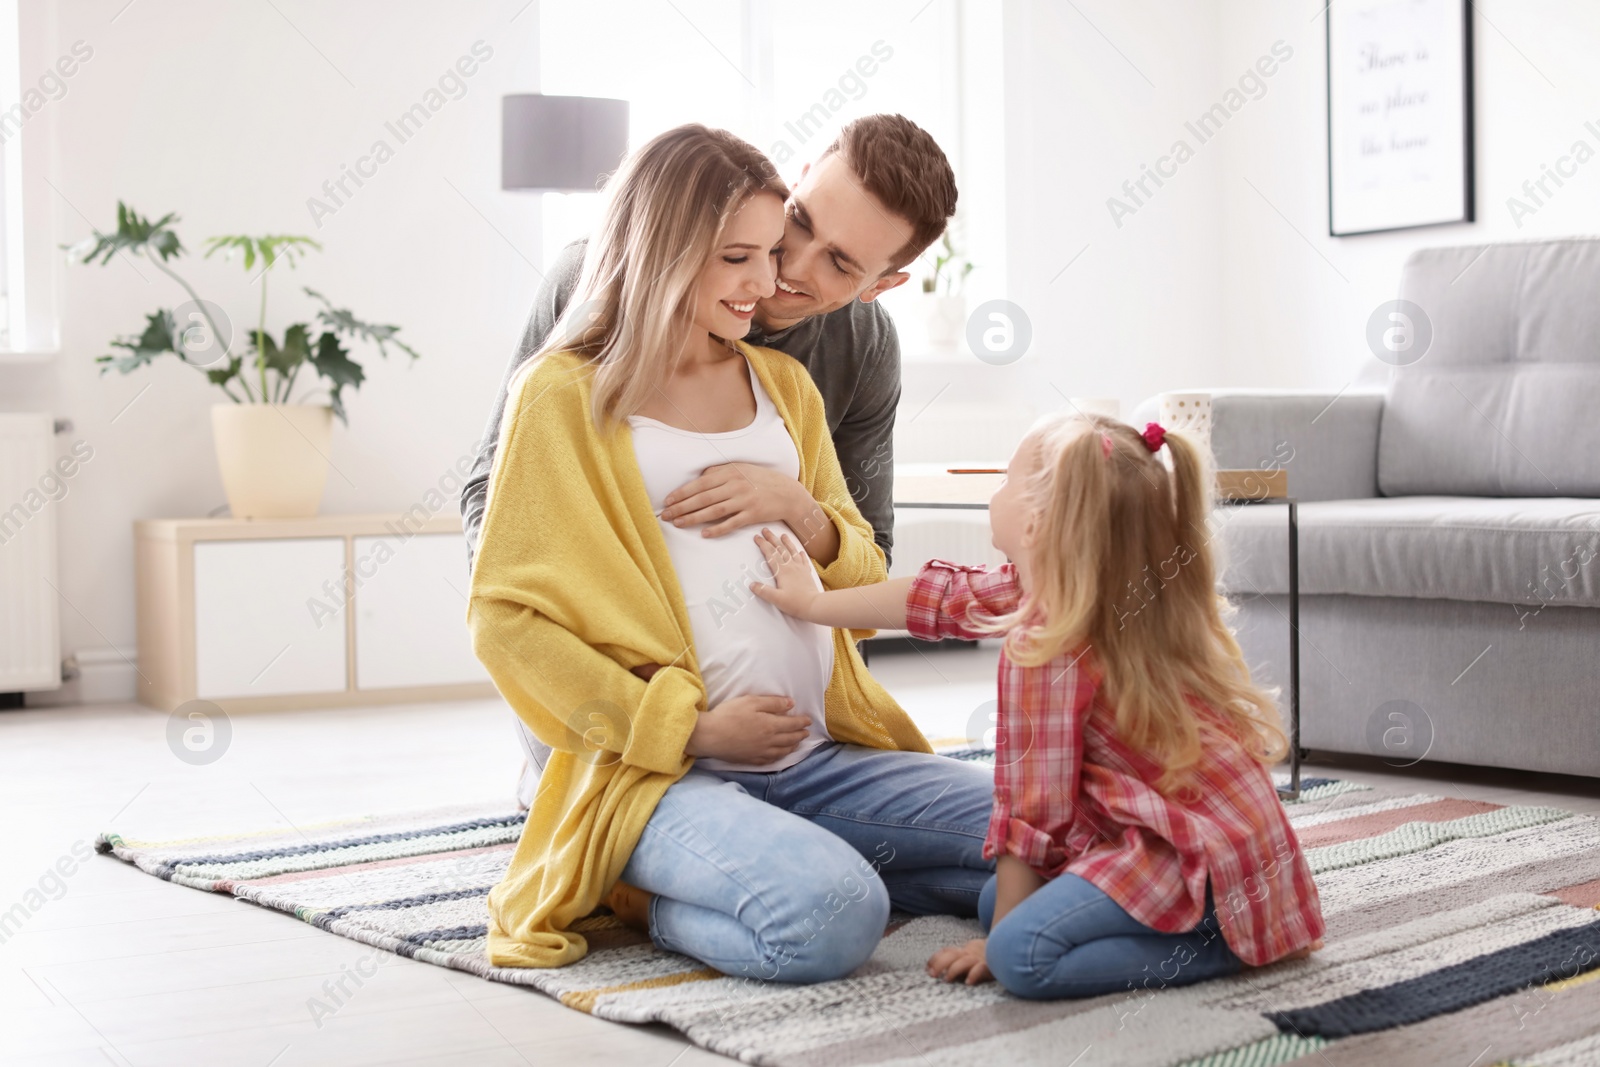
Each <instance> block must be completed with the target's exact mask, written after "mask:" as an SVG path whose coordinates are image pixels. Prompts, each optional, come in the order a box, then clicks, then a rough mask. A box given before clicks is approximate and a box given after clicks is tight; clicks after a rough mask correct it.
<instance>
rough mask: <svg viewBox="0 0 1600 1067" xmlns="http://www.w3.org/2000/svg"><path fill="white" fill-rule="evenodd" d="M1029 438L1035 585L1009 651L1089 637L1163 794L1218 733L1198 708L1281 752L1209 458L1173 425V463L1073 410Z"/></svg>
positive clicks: (1122, 725) (1266, 757)
mask: <svg viewBox="0 0 1600 1067" xmlns="http://www.w3.org/2000/svg"><path fill="white" fill-rule="evenodd" d="M1023 447H1024V448H1033V449H1035V450H1036V451H1035V452H1034V455H1035V457H1036V458H1037V459H1038V460H1039V463H1038V466H1037V468H1036V471H1035V474H1034V476H1033V478H1032V480H1031V483H1030V484H1029V485H1027V486H1025V487H1024V494H1025V500H1026V501H1027V506H1028V507H1029V508H1030V510H1031V515H1032V521H1033V523H1034V526H1033V531H1032V532H1033V538H1032V543H1031V544H1030V546H1029V552H1028V564H1029V567H1030V572H1029V573H1030V586H1031V590H1030V592H1029V593H1028V595H1027V596H1026V597H1025V598H1024V600H1023V602H1022V604H1021V605H1020V607H1019V609H1018V611H1017V612H1016V613H1015V614H1013V615H1011V616H1008V617H1007V618H1005V619H1002V620H996V622H997V625H1000V626H1004V627H1005V628H1006V629H1007V631H1008V633H1007V637H1006V648H1007V653H1008V654H1009V656H1010V657H1011V659H1012V660H1013V661H1014V662H1017V663H1019V664H1023V665H1028V666H1038V665H1041V664H1043V663H1045V662H1046V661H1048V660H1051V659H1053V658H1055V657H1056V656H1059V655H1061V654H1063V653H1066V652H1078V651H1079V650H1080V648H1081V647H1082V646H1084V645H1087V646H1088V647H1087V650H1086V651H1083V652H1081V653H1080V654H1084V655H1090V656H1092V657H1093V659H1094V661H1095V662H1096V663H1097V664H1098V665H1099V667H1100V669H1101V671H1102V674H1103V689H1102V692H1103V693H1104V695H1105V698H1106V701H1107V703H1108V705H1109V706H1110V707H1112V708H1114V709H1115V711H1116V729H1117V733H1118V734H1119V735H1120V736H1121V737H1122V738H1123V740H1125V741H1126V742H1127V743H1128V744H1129V745H1130V746H1132V747H1134V748H1136V749H1139V750H1141V751H1143V752H1144V753H1146V754H1147V755H1148V756H1149V757H1150V758H1152V759H1153V760H1154V761H1155V762H1156V763H1157V764H1159V765H1160V766H1161V767H1162V768H1163V774H1162V776H1161V778H1160V780H1159V781H1158V783H1157V785H1158V787H1159V788H1161V789H1163V790H1171V789H1174V788H1176V787H1177V786H1179V785H1180V784H1181V783H1182V782H1183V780H1184V778H1185V777H1186V772H1187V771H1189V770H1190V769H1191V768H1193V767H1194V766H1195V764H1196V763H1197V762H1198V761H1199V759H1200V756H1201V753H1202V749H1203V747H1204V746H1203V739H1204V735H1205V733H1206V732H1207V731H1213V732H1214V730H1215V725H1214V724H1213V723H1212V721H1211V720H1209V719H1205V718H1202V717H1201V716H1199V715H1198V714H1197V713H1196V708H1195V707H1194V706H1193V705H1194V704H1195V703H1198V704H1201V705H1205V706H1207V707H1209V708H1211V709H1212V710H1214V711H1215V712H1216V713H1217V715H1218V716H1219V717H1220V719H1221V725H1222V728H1223V730H1224V731H1225V733H1226V734H1227V736H1228V737H1230V738H1231V739H1233V740H1234V741H1235V742H1237V743H1238V744H1240V745H1241V746H1242V747H1243V748H1244V750H1245V751H1246V752H1248V753H1249V754H1250V755H1251V756H1252V757H1254V758H1255V759H1257V760H1259V761H1261V762H1262V763H1264V764H1271V763H1275V762H1277V761H1278V760H1280V759H1282V758H1283V757H1284V755H1285V754H1287V752H1288V740H1287V738H1286V737H1285V735H1284V731H1283V728H1282V726H1281V725H1280V724H1279V721H1278V713H1277V707H1276V703H1275V702H1274V700H1273V699H1272V696H1271V695H1270V694H1269V693H1268V692H1267V691H1266V690H1264V689H1262V688H1260V687H1259V686H1257V685H1256V684H1255V683H1254V682H1252V681H1251V679H1250V671H1249V668H1248V667H1246V666H1245V662H1244V657H1243V655H1242V654H1241V652H1240V650H1239V644H1238V642H1237V641H1236V640H1234V636H1233V633H1232V631H1231V630H1229V628H1228V626H1227V625H1226V622H1225V618H1226V616H1227V615H1228V614H1229V612H1230V610H1231V605H1229V604H1228V602H1227V601H1226V600H1225V599H1224V598H1223V597H1221V596H1219V595H1218V594H1217V591H1216V581H1217V573H1216V563H1215V559H1214V556H1213V553H1212V552H1211V549H1210V541H1211V531H1210V528H1209V525H1208V522H1209V517H1210V512H1211V479H1212V471H1211V467H1210V462H1209V460H1208V458H1207V456H1206V455H1205V454H1204V453H1203V452H1202V451H1201V450H1200V449H1198V448H1196V447H1195V445H1194V444H1192V443H1191V442H1190V441H1189V440H1188V439H1187V438H1185V437H1184V436H1183V435H1182V434H1177V433H1168V434H1166V441H1165V447H1166V450H1167V452H1168V454H1170V456H1171V459H1172V463H1171V469H1170V470H1169V469H1168V467H1167V465H1166V464H1164V463H1162V461H1161V458H1160V453H1159V451H1152V450H1151V449H1150V448H1149V447H1148V446H1147V445H1146V443H1145V440H1144V437H1143V436H1142V435H1141V434H1140V433H1139V432H1138V431H1137V430H1135V429H1134V428H1133V427H1132V426H1129V425H1128V424H1127V423H1124V422H1119V421H1117V420H1114V419H1109V418H1104V417H1101V416H1078V415H1074V414H1058V415H1053V416H1047V417H1046V418H1045V419H1043V420H1041V421H1040V422H1039V423H1038V424H1037V425H1035V426H1034V427H1033V428H1032V429H1031V430H1030V431H1029V432H1028V435H1027V437H1026V438H1025V439H1024V444H1023Z"/></svg>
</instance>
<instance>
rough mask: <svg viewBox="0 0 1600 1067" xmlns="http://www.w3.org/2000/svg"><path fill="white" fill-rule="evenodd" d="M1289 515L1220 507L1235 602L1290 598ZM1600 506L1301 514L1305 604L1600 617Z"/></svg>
mask: <svg viewBox="0 0 1600 1067" xmlns="http://www.w3.org/2000/svg"><path fill="white" fill-rule="evenodd" d="M1285 511H1286V509H1285V508H1283V507H1280V506H1277V505H1270V504H1256V505H1250V506H1245V507H1222V508H1218V509H1217V512H1216V516H1215V520H1214V522H1215V524H1216V528H1217V531H1218V543H1220V545H1221V546H1222V551H1223V554H1224V563H1225V566H1224V570H1223V575H1222V586H1223V588H1224V589H1225V590H1226V591H1227V592H1228V593H1230V594H1234V595H1248V594H1252V593H1258V592H1259V593H1286V592H1288V590H1289V565H1288V554H1287V551H1286V547H1285V546H1286V541H1285V538H1286V528H1287V515H1286V514H1285ZM1597 557H1600V501H1595V500H1581V499H1573V498H1561V497H1556V498H1544V499H1537V498H1535V499H1505V500H1497V499H1485V498H1482V497H1444V496H1418V497H1400V498H1394V499H1384V498H1378V499H1370V500H1330V501H1323V502H1320V503H1314V504H1302V505H1301V506H1300V591H1301V592H1302V593H1303V594H1305V595H1308V596H1309V595H1316V594H1332V595H1338V594H1348V595H1354V596H1385V597H1422V598H1428V599H1442V600H1476V601H1487V602H1491V603H1501V604H1516V605H1519V606H1520V607H1521V610H1524V611H1527V610H1538V609H1539V608H1541V607H1542V606H1544V605H1547V604H1550V605H1562V606H1581V607H1600V559H1597Z"/></svg>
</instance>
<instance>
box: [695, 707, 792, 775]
mask: <svg viewBox="0 0 1600 1067" xmlns="http://www.w3.org/2000/svg"><path fill="white" fill-rule="evenodd" d="M793 707H794V701H793V700H790V699H789V698H788V697H780V696H742V697H733V698H731V699H729V700H725V701H723V702H722V703H721V704H718V705H717V706H716V707H714V708H712V709H711V710H710V711H703V712H701V713H700V721H699V722H697V723H695V727H694V732H693V733H691V734H690V735H689V743H688V744H687V745H685V746H684V751H685V752H686V753H688V754H689V755H691V756H707V757H710V758H711V759H719V760H725V761H726V762H728V763H748V764H764V763H774V762H776V761H778V760H780V759H782V758H783V757H784V756H787V755H788V754H789V753H791V752H793V751H794V750H795V749H796V748H798V747H799V746H800V742H802V741H804V740H805V739H806V729H807V727H808V726H809V725H810V723H811V720H810V719H809V718H807V717H806V716H804V715H793V714H790V709H792V708H793Z"/></svg>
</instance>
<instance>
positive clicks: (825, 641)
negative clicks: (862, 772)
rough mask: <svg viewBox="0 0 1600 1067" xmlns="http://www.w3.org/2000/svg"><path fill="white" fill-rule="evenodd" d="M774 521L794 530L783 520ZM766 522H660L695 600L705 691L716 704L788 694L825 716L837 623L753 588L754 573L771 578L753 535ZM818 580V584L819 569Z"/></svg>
mask: <svg viewBox="0 0 1600 1067" xmlns="http://www.w3.org/2000/svg"><path fill="white" fill-rule="evenodd" d="M769 525H770V524H769ZM774 528H775V529H776V528H781V529H783V530H788V527H787V526H784V525H783V524H781V523H780V524H778V525H777V526H776V527H774ZM760 529H761V527H760V526H748V527H745V528H743V529H740V530H736V531H734V532H733V533H730V534H728V535H726V536H724V537H715V538H712V537H702V536H701V535H700V531H699V530H698V529H690V530H681V529H678V528H677V527H675V526H671V525H669V524H663V525H662V532H663V533H664V534H665V536H666V539H667V549H668V551H669V552H670V553H671V555H672V562H673V566H674V568H675V569H676V570H677V572H678V584H679V586H680V587H681V588H682V590H683V597H684V601H685V602H686V603H687V605H688V608H689V621H690V624H691V626H692V627H693V629H694V645H695V656H696V658H697V659H698V660H699V663H700V674H701V677H702V679H703V680H704V681H705V685H706V697H707V700H708V701H709V706H711V707H715V706H716V705H717V704H720V703H722V702H723V701H725V700H728V699H730V698H732V697H736V696H747V695H753V694H763V695H764V694H773V695H777V696H787V697H790V698H791V699H793V700H794V702H795V711H796V712H798V713H801V714H806V715H812V716H814V717H815V719H816V721H817V722H818V723H820V722H821V721H822V716H823V695H824V694H825V693H826V692H827V689H828V679H829V678H830V677H831V676H832V674H833V635H832V631H830V630H828V629H827V628H825V627H822V626H817V625H816V624H814V623H809V622H802V621H801V620H799V619H794V618H790V617H789V616H787V615H785V614H783V612H781V611H779V610H778V609H777V608H775V607H773V606H772V605H771V604H768V603H767V602H766V601H764V600H760V599H758V598H757V597H756V595H755V594H754V593H752V592H750V583H751V582H752V581H769V580H770V579H769V578H768V575H767V566H766V562H765V561H764V560H763V559H762V558H761V550H760V549H759V548H757V547H756V545H755V540H754V538H755V535H756V534H757V533H758V532H760ZM812 580H813V581H815V582H816V583H817V588H819V589H820V588H821V582H820V581H819V580H817V578H816V576H815V575H813V576H812Z"/></svg>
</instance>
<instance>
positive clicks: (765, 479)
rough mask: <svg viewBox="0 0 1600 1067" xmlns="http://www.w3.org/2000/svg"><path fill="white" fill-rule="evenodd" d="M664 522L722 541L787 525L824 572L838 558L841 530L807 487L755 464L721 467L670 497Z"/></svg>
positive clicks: (705, 474)
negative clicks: (769, 525) (751, 529)
mask: <svg viewBox="0 0 1600 1067" xmlns="http://www.w3.org/2000/svg"><path fill="white" fill-rule="evenodd" d="M662 505H663V506H662V508H661V518H662V521H664V522H670V523H672V524H673V525H674V526H678V527H687V526H705V529H703V530H701V531H700V535H701V536H702V537H721V536H723V535H724V534H730V533H732V532H734V531H735V530H742V529H744V528H745V527H747V526H754V525H756V524H758V523H763V522H782V523H786V524H787V525H788V527H789V529H790V530H792V531H793V532H794V535H795V537H797V538H799V540H800V543H801V544H802V545H804V546H805V550H806V554H807V555H809V556H810V557H811V558H812V559H814V560H816V561H817V562H818V563H820V564H822V565H823V566H824V567H826V566H828V565H829V564H830V563H832V562H833V561H834V560H835V559H837V558H838V557H839V531H838V530H837V529H835V528H834V525H833V521H832V520H831V519H829V518H828V515H827V513H826V512H824V511H823V510H822V509H821V508H820V507H818V506H817V502H816V501H815V500H813V499H812V498H811V494H810V493H809V492H807V491H806V487H805V486H803V485H801V484H800V483H799V482H798V481H796V480H795V479H793V478H790V477H789V476H788V475H785V474H779V473H778V472H777V471H775V470H773V469H772V468H770V467H762V466H760V465H758V464H754V463H719V464H717V465H716V466H714V467H707V468H706V469H705V472H704V473H703V474H701V475H700V477H698V478H696V479H694V480H693V481H691V482H688V483H686V484H685V485H683V486H681V487H679V488H677V489H674V490H673V491H672V492H670V493H668V494H667V496H666V499H665V500H663V501H662Z"/></svg>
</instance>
